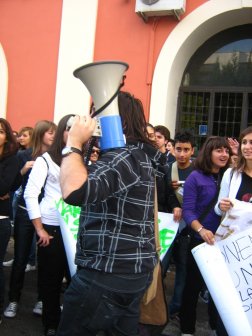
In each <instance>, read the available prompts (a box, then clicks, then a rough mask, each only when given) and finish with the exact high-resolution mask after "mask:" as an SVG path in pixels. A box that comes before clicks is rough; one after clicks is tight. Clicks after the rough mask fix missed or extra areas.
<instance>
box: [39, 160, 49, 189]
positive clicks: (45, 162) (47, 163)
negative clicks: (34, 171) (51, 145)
mask: <svg viewBox="0 0 252 336" xmlns="http://www.w3.org/2000/svg"><path fill="white" fill-rule="evenodd" d="M41 157H42V159H44V160H45V163H46V165H47V175H46V179H45V182H44V185H43V187H42V188H45V185H46V181H47V177H48V170H49V164H48V162H47V160H46V158H45V157H44V156H43V155H41Z"/></svg>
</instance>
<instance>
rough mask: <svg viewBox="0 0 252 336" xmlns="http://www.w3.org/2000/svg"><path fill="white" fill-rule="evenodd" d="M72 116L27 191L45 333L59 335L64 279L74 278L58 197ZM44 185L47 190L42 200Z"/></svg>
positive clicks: (63, 121) (41, 159) (62, 123)
mask: <svg viewBox="0 0 252 336" xmlns="http://www.w3.org/2000/svg"><path fill="white" fill-rule="evenodd" d="M72 116H73V115H67V116H65V117H63V118H62V119H61V120H60V122H59V124H58V128H57V131H56V134H55V138H54V142H53V144H52V146H51V147H50V150H49V151H48V152H46V153H45V154H43V155H42V156H40V157H38V158H37V159H36V161H35V163H34V166H33V168H32V171H31V173H30V176H29V180H28V183H27V186H26V189H25V193H24V198H25V202H26V206H27V211H28V214H29V217H30V220H31V221H32V223H33V225H34V227H35V230H36V233H37V236H38V283H39V288H40V293H41V297H42V302H43V314H42V322H43V327H44V331H45V335H56V330H57V327H58V324H59V321H60V315H61V309H60V294H61V286H62V280H63V278H64V276H65V275H66V276H67V278H68V279H70V275H69V270H68V264H67V258H66V253H65V248H64V244H63V240H62V235H61V231H60V222H59V214H58V211H57V208H56V201H58V200H59V199H60V198H61V189H60V183H59V174H60V165H61V159H62V155H61V151H62V149H63V148H64V147H65V144H66V140H67V136H68V127H67V122H68V120H69V119H70V118H71V117H72ZM41 189H43V190H44V191H43V198H42V200H41V202H40V203H39V197H41V196H40V194H41Z"/></svg>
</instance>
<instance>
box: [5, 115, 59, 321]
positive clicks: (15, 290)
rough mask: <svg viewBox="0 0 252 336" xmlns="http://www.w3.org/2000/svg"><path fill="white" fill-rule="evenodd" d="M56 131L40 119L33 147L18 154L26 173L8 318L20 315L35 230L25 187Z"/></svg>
mask: <svg viewBox="0 0 252 336" xmlns="http://www.w3.org/2000/svg"><path fill="white" fill-rule="evenodd" d="M55 130H56V125H55V124H54V123H53V122H51V121H47V120H42V121H39V122H37V123H36V125H35V127H34V130H33V134H32V139H31V147H30V148H28V149H26V150H22V151H19V152H18V153H17V157H18V161H19V169H20V172H21V175H22V193H21V195H20V196H19V198H18V206H17V212H16V217H15V222H14V262H13V265H12V270H11V277H10V289H9V301H10V302H9V305H8V306H7V308H6V309H5V311H4V315H5V317H9V318H13V317H15V316H16V314H17V309H18V302H19V300H20V296H21V291H22V288H23V284H24V277H25V268H26V265H27V262H28V258H29V254H30V249H31V243H32V239H33V236H34V232H35V231H34V227H33V225H32V222H31V221H30V219H29V216H28V213H27V210H26V204H25V200H24V197H23V196H24V190H25V186H26V184H27V181H28V178H29V174H30V172H31V169H32V167H33V164H34V160H35V159H36V158H37V157H38V156H40V155H42V154H43V153H44V152H46V151H47V150H48V149H49V148H50V146H51V145H52V142H53V139H54V134H55ZM39 302H40V300H39ZM39 304H40V303H39ZM35 308H37V307H35Z"/></svg>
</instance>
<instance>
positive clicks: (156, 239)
mask: <svg viewBox="0 0 252 336" xmlns="http://www.w3.org/2000/svg"><path fill="white" fill-rule="evenodd" d="M154 233H155V244H156V252H157V254H158V255H159V252H160V250H161V246H160V240H159V229H158V199H157V184H156V183H155V198H154Z"/></svg>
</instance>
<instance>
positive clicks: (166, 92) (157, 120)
mask: <svg viewBox="0 0 252 336" xmlns="http://www.w3.org/2000/svg"><path fill="white" fill-rule="evenodd" d="M245 24H252V0H247V1H240V0H222V1H221V4H220V1H219V0H211V1H207V2H206V3H205V4H203V5H201V6H199V7H198V8H197V9H196V10H194V11H193V12H191V13H190V14H189V15H188V16H187V17H185V18H184V19H183V20H181V22H180V23H179V24H178V25H177V26H176V27H175V28H174V30H173V31H172V32H171V34H170V35H169V36H168V38H167V40H166V42H165V43H164V45H163V48H162V50H161V52H160V54H159V58H158V60H157V63H156V67H155V71H154V76H153V82H152V93H151V105H150V122H151V123H153V124H163V125H166V126H167V127H168V128H169V129H170V131H171V135H174V133H175V129H176V121H177V107H178V96H179V90H180V86H181V82H182V78H183V75H184V71H185V69H186V67H187V65H188V61H189V60H190V59H191V58H192V56H193V55H194V54H195V52H196V50H198V49H199V48H200V47H201V46H202V45H203V44H204V43H205V42H206V41H207V40H208V39H210V38H211V37H212V36H214V35H216V34H218V33H220V32H222V31H224V30H226V29H229V28H232V27H234V25H235V26H237V27H238V26H240V25H245Z"/></svg>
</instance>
